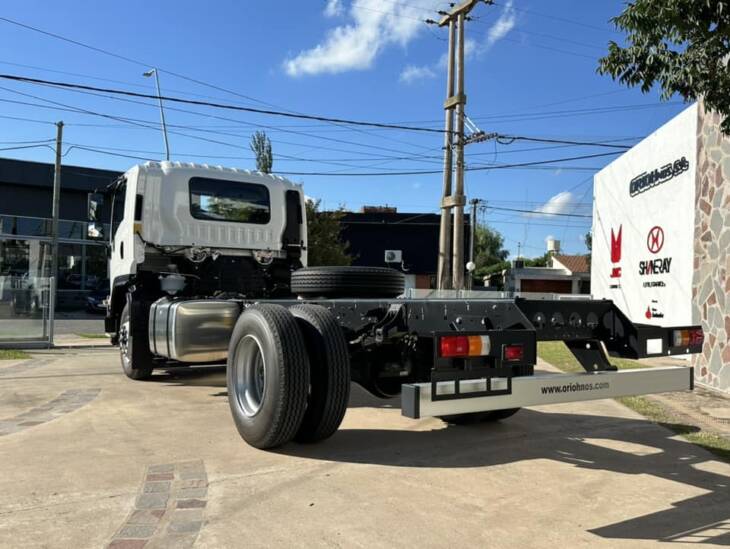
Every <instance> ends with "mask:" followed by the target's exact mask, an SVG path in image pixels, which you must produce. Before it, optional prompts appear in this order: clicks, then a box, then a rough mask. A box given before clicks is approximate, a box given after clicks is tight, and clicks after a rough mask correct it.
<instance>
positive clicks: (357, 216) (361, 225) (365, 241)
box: [341, 208, 469, 289]
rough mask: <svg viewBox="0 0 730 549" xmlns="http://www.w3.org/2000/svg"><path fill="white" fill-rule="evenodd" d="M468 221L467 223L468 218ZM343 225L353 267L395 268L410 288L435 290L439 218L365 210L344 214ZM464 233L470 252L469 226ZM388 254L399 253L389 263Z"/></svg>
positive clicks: (381, 209)
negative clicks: (403, 275)
mask: <svg viewBox="0 0 730 549" xmlns="http://www.w3.org/2000/svg"><path fill="white" fill-rule="evenodd" d="M465 217H466V222H467V223H468V222H469V216H468V215H466V216H465ZM341 224H342V240H343V241H345V242H347V243H348V245H349V247H348V252H349V253H350V255H351V256H352V257H353V258H354V259H353V265H363V266H383V267H392V268H394V269H398V270H401V271H403V273H404V274H405V275H406V287H407V288H416V289H433V288H436V268H437V264H438V249H439V226H440V224H441V216H440V215H439V214H434V213H420V214H419V213H397V212H396V211H394V209H393V208H364V211H362V212H347V213H345V215H344V217H343V218H342V220H341ZM464 233H465V234H464V241H465V245H464V250H468V249H469V248H468V243H469V228H468V226H467V227H465V228H464ZM388 251H390V252H396V254H393V253H390V254H388V255H389V256H390V257H389V258H388V259H394V261H386V252H388Z"/></svg>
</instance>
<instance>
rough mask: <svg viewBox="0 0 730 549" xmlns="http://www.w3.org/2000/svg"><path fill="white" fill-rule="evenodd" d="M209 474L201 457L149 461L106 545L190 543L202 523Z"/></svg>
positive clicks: (132, 547)
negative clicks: (134, 495) (131, 501)
mask: <svg viewBox="0 0 730 549" xmlns="http://www.w3.org/2000/svg"><path fill="white" fill-rule="evenodd" d="M207 495H208V475H207V474H206V472H205V465H204V463H203V462H202V461H201V460H197V461H186V462H182V463H166V464H162V465H151V466H150V467H148V468H147V471H146V472H145V480H144V483H143V484H142V486H141V488H140V491H139V494H137V499H136V501H135V505H134V509H132V511H131V512H130V514H129V515H128V516H127V518H126V520H125V521H124V523H123V524H122V525H121V527H120V528H119V530H117V532H116V533H115V534H114V537H113V538H112V540H111V542H110V543H109V545H108V548H109V549H141V548H142V547H146V548H147V549H158V548H159V549H161V548H167V547H169V548H172V547H174V548H186V547H192V546H193V544H194V543H195V540H196V539H197V537H198V533H199V532H200V529H201V527H202V526H203V512H204V510H205V506H206V504H207Z"/></svg>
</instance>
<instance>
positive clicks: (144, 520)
mask: <svg viewBox="0 0 730 549" xmlns="http://www.w3.org/2000/svg"><path fill="white" fill-rule="evenodd" d="M164 514H165V512H164V511H161V510H150V509H137V510H135V511H133V512H132V514H131V516H130V517H129V518H128V519H127V523H128V524H157V523H158V522H160V519H161V518H162V516H163V515H164Z"/></svg>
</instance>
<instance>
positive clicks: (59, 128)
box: [48, 122, 63, 345]
mask: <svg viewBox="0 0 730 549" xmlns="http://www.w3.org/2000/svg"><path fill="white" fill-rule="evenodd" d="M62 143H63V122H57V123H56V163H55V167H54V171H53V206H52V208H51V216H52V219H51V286H50V288H49V292H50V296H49V297H50V300H49V301H50V303H49V317H48V321H49V332H48V334H49V341H50V343H51V345H53V332H54V326H53V323H54V322H55V318H56V291H57V290H56V288H57V287H58V216H59V211H60V205H61V144H62Z"/></svg>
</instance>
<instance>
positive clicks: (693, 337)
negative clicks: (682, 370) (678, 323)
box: [672, 328, 705, 347]
mask: <svg viewBox="0 0 730 549" xmlns="http://www.w3.org/2000/svg"><path fill="white" fill-rule="evenodd" d="M704 342H705V334H703V333H702V328H693V329H690V330H674V332H673V335H672V343H673V344H674V346H675V347H690V346H691V347H701V346H702V344H703V343H704Z"/></svg>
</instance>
